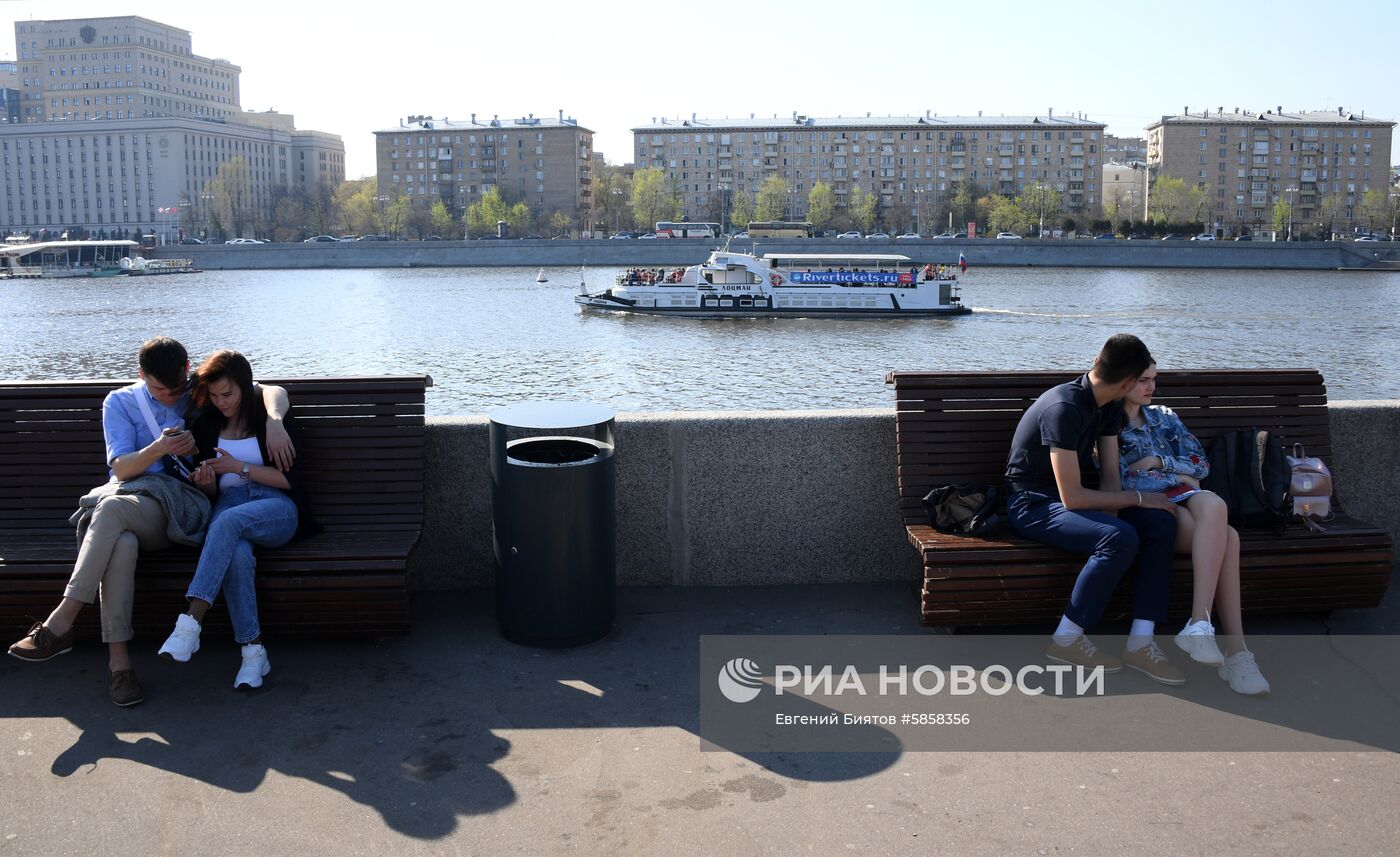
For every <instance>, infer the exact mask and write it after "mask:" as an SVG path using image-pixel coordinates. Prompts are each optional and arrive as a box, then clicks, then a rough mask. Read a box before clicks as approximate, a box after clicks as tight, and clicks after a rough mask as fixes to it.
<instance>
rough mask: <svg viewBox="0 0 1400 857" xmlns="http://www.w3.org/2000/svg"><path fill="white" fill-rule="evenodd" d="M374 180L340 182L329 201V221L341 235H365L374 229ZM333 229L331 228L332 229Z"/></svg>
mask: <svg viewBox="0 0 1400 857" xmlns="http://www.w3.org/2000/svg"><path fill="white" fill-rule="evenodd" d="M374 196H375V180H374V179H373V178H368V179H355V180H351V181H345V182H341V184H340V187H338V188H336V189H335V193H334V196H333V198H332V201H331V222H332V223H336V222H338V223H339V224H340V226H339V231H340V233H341V234H343V235H367V234H369V233H371V232H374V231H375V229H376V212H375V206H376V204H377V203H376V202H375V199H374ZM332 231H333V230H332Z"/></svg>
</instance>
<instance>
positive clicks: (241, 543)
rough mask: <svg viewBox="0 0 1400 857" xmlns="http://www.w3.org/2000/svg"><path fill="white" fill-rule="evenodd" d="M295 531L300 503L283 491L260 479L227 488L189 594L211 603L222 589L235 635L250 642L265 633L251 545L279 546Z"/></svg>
mask: <svg viewBox="0 0 1400 857" xmlns="http://www.w3.org/2000/svg"><path fill="white" fill-rule="evenodd" d="M296 531H297V505H296V503H293V502H292V498H290V497H288V496H287V495H286V494H285V493H284V492H282V491H280V490H278V489H277V488H270V487H268V486H266V485H259V484H257V483H256V482H249V483H248V484H247V485H237V486H234V487H233V488H226V489H224V490H223V491H222V492H220V494H219V499H218V500H216V501H215V503H214V514H213V518H212V520H210V522H209V534H208V535H207V536H205V537H204V549H203V550H202V551H200V554H199V565H198V566H196V567H195V570H194V580H192V581H190V588H189V591H188V592H186V593H185V597H186V598H198V599H200V600H201V601H206V602H208V603H210V604H213V603H214V597H215V596H216V595H217V594H218V592H219V590H220V589H223V591H224V598H225V599H226V600H227V602H228V615H229V619H230V620H232V622H233V638H234V640H236V641H237V642H239V643H251V642H252V641H253V640H256V639H257V638H258V637H259V636H261V634H262V629H261V628H260V627H259V626H258V596H257V591H256V589H255V588H254V585H253V580H254V577H253V571H254V569H255V568H256V567H257V560H255V559H254V558H253V545H258V546H259V547H265V548H275V547H277V546H278V545H284V544H286V543H287V542H289V541H291V540H292V536H293V535H295V534H296Z"/></svg>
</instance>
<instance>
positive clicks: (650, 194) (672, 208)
mask: <svg viewBox="0 0 1400 857" xmlns="http://www.w3.org/2000/svg"><path fill="white" fill-rule="evenodd" d="M680 215H681V201H680V200H679V199H677V198H676V194H675V191H674V190H673V189H672V187H671V184H670V182H669V181H667V179H666V173H665V172H664V171H662V170H661V169H660V168H658V167H647V168H646V169H644V170H638V171H637V174H636V175H635V176H633V177H632V222H633V223H634V224H635V225H636V227H637V228H638V229H640V230H643V231H646V232H650V231H651V230H652V229H653V228H654V226H655V224H656V223H657V222H658V221H661V220H676V219H678V218H679V217H680Z"/></svg>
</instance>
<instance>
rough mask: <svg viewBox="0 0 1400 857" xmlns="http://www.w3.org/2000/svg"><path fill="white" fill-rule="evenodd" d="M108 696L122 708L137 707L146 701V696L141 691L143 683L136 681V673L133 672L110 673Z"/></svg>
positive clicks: (108, 676) (118, 671) (119, 671)
mask: <svg viewBox="0 0 1400 857" xmlns="http://www.w3.org/2000/svg"><path fill="white" fill-rule="evenodd" d="M107 696H108V697H110V698H111V700H112V703H113V704H114V705H120V706H121V707H122V708H126V707H127V706H130V705H136V704H137V703H139V702H143V701H144V700H145V699H146V694H144V693H142V691H141V682H139V681H137V680H136V673H135V672H134V671H132V670H117V671H116V672H114V673H108V675H107Z"/></svg>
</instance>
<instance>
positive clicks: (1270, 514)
mask: <svg viewBox="0 0 1400 857" xmlns="http://www.w3.org/2000/svg"><path fill="white" fill-rule="evenodd" d="M1209 458H1210V475H1209V476H1207V477H1206V478H1205V479H1203V480H1202V481H1201V487H1202V488H1204V489H1206V490H1208V491H1214V492H1215V493H1216V494H1218V495H1220V498H1221V499H1222V500H1224V501H1225V506H1226V507H1227V508H1228V509H1229V510H1230V523H1231V524H1233V525H1234V526H1236V527H1242V526H1243V527H1272V528H1273V529H1274V530H1275V531H1276V532H1279V533H1282V532H1283V528H1284V525H1285V524H1287V523H1288V517H1289V512H1290V506H1289V502H1288V484H1289V481H1290V479H1291V478H1292V473H1291V471H1290V469H1289V467H1288V462H1287V460H1285V458H1284V454H1283V447H1281V446H1279V444H1278V443H1276V442H1275V441H1274V439H1273V438H1272V437H1271V436H1270V435H1269V433H1268V432H1267V431H1265V430H1264V429H1259V428H1248V429H1235V430H1234V431H1227V432H1225V433H1224V434H1222V435H1220V436H1219V437H1217V438H1216V439H1215V440H1214V441H1212V442H1211V445H1210V454H1209Z"/></svg>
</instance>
